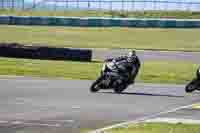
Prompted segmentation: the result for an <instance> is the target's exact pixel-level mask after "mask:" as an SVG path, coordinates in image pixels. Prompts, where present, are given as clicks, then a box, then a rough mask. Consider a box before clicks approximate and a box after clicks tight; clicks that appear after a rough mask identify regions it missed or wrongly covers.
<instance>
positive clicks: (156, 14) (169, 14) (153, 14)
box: [0, 9, 200, 19]
mask: <svg viewBox="0 0 200 133" xmlns="http://www.w3.org/2000/svg"><path fill="white" fill-rule="evenodd" d="M0 15H16V16H67V17H74V16H75V17H129V18H131V17H134V18H177V19H183V18H184V19H185V18H188V19H193V18H194V19H199V18H200V12H190V11H184V12H183V11H144V12H142V11H140V12H139V11H138V12H120V11H94V10H93V11H81V10H68V11H48V10H35V11H34V10H28V11H27V10H26V11H20V10H9V9H7V10H6V9H0Z"/></svg>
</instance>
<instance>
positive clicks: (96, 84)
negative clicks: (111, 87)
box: [90, 75, 104, 93]
mask: <svg viewBox="0 0 200 133" xmlns="http://www.w3.org/2000/svg"><path fill="white" fill-rule="evenodd" d="M103 78H104V77H103V75H101V76H100V77H98V78H97V80H96V81H95V82H94V83H93V84H92V85H91V87H90V92H93V93H94V92H98V91H99V90H100V87H99V83H100V82H101V81H102V79H103Z"/></svg>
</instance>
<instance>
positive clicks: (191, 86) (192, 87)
mask: <svg viewBox="0 0 200 133" xmlns="http://www.w3.org/2000/svg"><path fill="white" fill-rule="evenodd" d="M195 82H196V80H193V81H192V82H190V83H189V84H188V85H187V86H186V87H185V91H186V92H187V93H191V92H193V91H195V90H196V89H197V87H196V84H195Z"/></svg>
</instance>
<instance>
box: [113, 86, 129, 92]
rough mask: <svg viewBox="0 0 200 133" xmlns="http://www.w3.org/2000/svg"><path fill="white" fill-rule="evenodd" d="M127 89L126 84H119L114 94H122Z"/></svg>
mask: <svg viewBox="0 0 200 133" xmlns="http://www.w3.org/2000/svg"><path fill="white" fill-rule="evenodd" d="M126 88H127V85H126V84H119V85H118V86H117V87H116V88H114V92H115V93H117V94H120V93H122V92H123V91H124V90H125V89H126Z"/></svg>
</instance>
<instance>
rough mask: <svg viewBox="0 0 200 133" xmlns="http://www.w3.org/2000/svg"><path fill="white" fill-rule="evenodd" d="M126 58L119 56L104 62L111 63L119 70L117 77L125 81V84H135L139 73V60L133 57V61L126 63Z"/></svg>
mask: <svg viewBox="0 0 200 133" xmlns="http://www.w3.org/2000/svg"><path fill="white" fill-rule="evenodd" d="M128 58H129V57H128V56H121V57H117V58H109V59H106V60H105V61H109V62H110V61H113V62H114V63H115V64H116V65H117V67H118V69H119V73H118V74H119V75H120V76H122V77H124V78H125V79H127V82H128V83H129V84H132V83H134V82H135V78H136V76H137V74H138V72H139V69H140V60H139V58H138V57H137V56H134V60H133V61H131V62H128V60H127V59H128Z"/></svg>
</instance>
